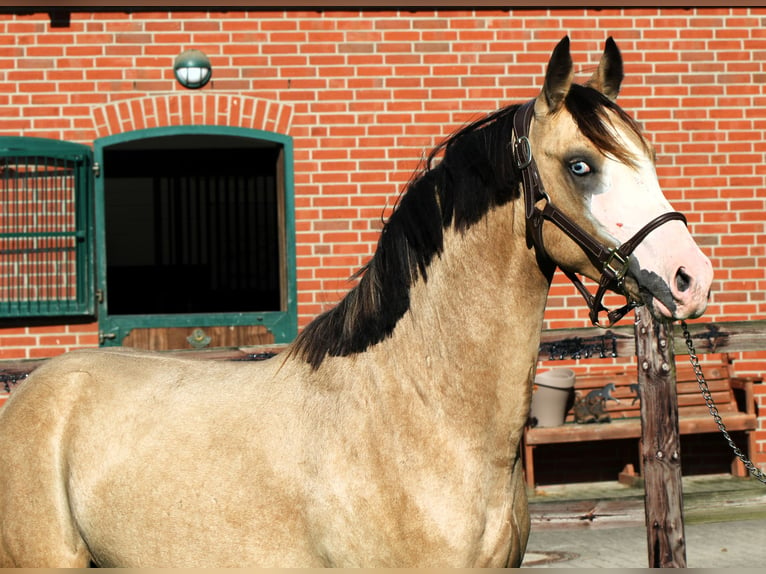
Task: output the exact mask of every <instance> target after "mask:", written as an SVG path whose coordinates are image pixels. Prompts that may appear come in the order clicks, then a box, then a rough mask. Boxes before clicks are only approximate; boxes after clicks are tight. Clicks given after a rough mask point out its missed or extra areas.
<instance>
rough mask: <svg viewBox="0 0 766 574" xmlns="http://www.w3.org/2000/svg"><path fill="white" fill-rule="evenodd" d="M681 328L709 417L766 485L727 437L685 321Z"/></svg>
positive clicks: (760, 474)
mask: <svg viewBox="0 0 766 574" xmlns="http://www.w3.org/2000/svg"><path fill="white" fill-rule="evenodd" d="M681 328H682V329H683V331H684V339H685V340H686V347H687V348H688V349H689V362H691V364H692V368H693V369H694V375H695V376H696V377H697V384H698V385H699V387H700V391H702V397H703V398H704V399H705V404H706V405H707V408H708V410H709V411H710V415H711V416H712V417H713V420H714V421H715V424H716V425H718V430H720V431H721V434H723V437H724V438H725V439H726V442H728V443H729V446H730V447H731V450H732V451H733V452H734V454H735V455H736V456H737V458H738V459H739V460H741V461H742V463H743V464H744V465H745V468H747V470H748V471H749V472H750V474H751V475H752V476H753V477H754V478H755V479H757V480H759V481H761V482H762V483H764V484H766V474H764V473H763V472H761V470H760V469H759V468H757V467H756V466H755V465H754V464H753V461H751V460H750V459H749V458H748V457H747V456H746V455H745V453H743V452H742V451H741V450H740V449H739V448H738V447H737V445H736V444H734V441H733V440H732V438H731V435H729V432H728V431H727V430H726V425H724V424H723V419H722V418H721V415H720V414H719V412H718V407H716V406H715V402H714V401H713V396H712V395H711V394H710V389H709V388H708V386H707V381H706V380H705V375H704V374H703V373H702V367H701V366H700V361H699V357H697V353H696V351H695V349H694V343H693V342H692V336H691V334H690V333H689V329H688V327H687V326H686V321H681Z"/></svg>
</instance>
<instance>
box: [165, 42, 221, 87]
mask: <svg viewBox="0 0 766 574" xmlns="http://www.w3.org/2000/svg"><path fill="white" fill-rule="evenodd" d="M173 73H174V74H175V76H176V80H178V82H179V83H180V84H181V85H182V86H183V87H185V88H190V89H197V88H201V87H202V86H204V85H205V84H207V83H208V81H209V80H210V77H211V76H212V75H213V68H212V67H211V66H210V59H209V58H208V57H207V56H206V55H205V54H204V53H202V52H200V51H199V50H185V51H183V52H181V53H180V54H178V56H176V59H175V61H174V62H173Z"/></svg>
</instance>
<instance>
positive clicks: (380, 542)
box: [0, 38, 712, 567]
mask: <svg viewBox="0 0 766 574" xmlns="http://www.w3.org/2000/svg"><path fill="white" fill-rule="evenodd" d="M573 76H574V73H573V65H572V60H571V56H570V50H569V39H568V38H564V39H563V40H562V41H561V42H560V43H559V44H558V45H557V47H556V48H555V50H554V51H553V53H552V55H551V58H550V61H549V63H548V67H547V72H546V75H545V80H544V85H543V87H542V90H541V92H540V94H539V95H538V96H537V97H536V98H535V99H534V100H532V101H531V102H528V103H527V104H523V105H511V106H508V107H505V108H503V109H500V110H498V111H496V112H494V113H492V114H490V115H488V116H486V117H485V118H483V119H480V120H478V121H476V122H474V123H472V124H471V125H468V126H466V127H464V128H462V129H460V130H459V131H457V132H456V133H455V134H454V135H452V136H451V137H449V138H448V139H447V140H446V141H445V142H444V143H443V144H441V145H440V146H438V147H437V149H435V150H434V151H433V153H432V154H431V156H430V157H429V158H428V161H427V162H426V164H425V165H424V166H423V168H422V169H421V170H419V173H417V174H416V175H415V176H414V177H413V179H412V181H411V182H410V184H409V185H408V187H407V189H406V190H405V192H404V193H403V194H402V196H401V197H400V200H399V202H398V204H397V206H396V209H395V210H394V211H393V213H392V214H391V216H390V218H389V219H388V221H387V222H386V224H385V226H384V228H383V230H382V232H381V235H380V239H379V242H378V245H377V248H376V251H375V253H374V255H373V257H372V258H371V260H370V261H369V263H368V264H367V265H366V266H365V267H364V269H363V270H362V272H361V274H360V277H361V278H360V279H359V282H358V283H357V285H356V286H355V287H354V288H353V289H351V290H350V292H348V294H347V295H346V296H345V298H343V299H342V300H341V301H340V303H339V304H338V305H337V306H336V307H334V308H333V309H331V310H329V311H327V312H326V313H324V314H322V315H320V316H319V317H317V318H316V319H315V320H314V321H313V322H312V323H310V324H309V325H308V326H306V328H305V329H304V330H303V331H302V332H301V334H300V335H299V336H298V337H297V339H296V340H295V341H294V342H293V343H292V344H291V346H289V347H288V349H286V350H285V351H283V352H282V353H281V354H280V355H278V356H277V357H275V358H273V359H271V360H268V361H264V362H262V363H241V362H236V363H235V362H221V361H200V360H191V359H182V358H177V357H172V356H167V355H163V354H152V353H146V352H138V351H130V350H128V349H124V350H112V349H102V350H82V351H75V352H71V353H68V354H66V355H63V356H61V357H58V358H55V359H52V360H50V361H48V362H46V363H45V364H44V365H43V366H41V367H39V368H38V369H37V370H36V371H35V372H34V373H33V374H32V375H31V376H30V377H29V379H28V380H27V381H25V382H24V383H22V384H21V385H19V387H18V388H17V390H15V391H14V393H13V394H12V396H11V398H10V400H9V401H8V403H7V405H6V406H5V407H4V410H3V412H2V415H1V418H0V531H1V532H0V534H1V535H0V563H2V565H6V566H27V567H30V566H48V567H53V566H86V565H88V564H91V563H92V564H95V565H100V566H132V567H140V566H152V567H161V566H217V567H227V566H504V565H519V564H520V563H521V561H522V557H523V554H524V550H525V546H526V542H527V537H528V533H529V528H530V521H529V515H528V509H527V499H526V493H525V490H524V481H523V477H522V474H523V468H522V464H521V461H520V458H519V440H520V438H521V435H522V429H523V427H524V423H525V421H526V419H527V414H528V410H529V403H530V395H531V392H532V382H533V376H534V372H535V364H536V359H537V353H538V346H539V336H540V331H541V329H542V323H543V311H544V308H545V302H546V297H547V293H548V288H549V285H550V283H551V278H552V275H553V272H554V269H555V267H556V266H558V267H560V268H562V269H563V270H564V271H565V272H566V273H567V274H569V275H570V276H571V277H572V278H573V280H576V281H578V282H579V276H580V275H585V276H587V277H589V278H591V279H592V280H594V281H597V282H598V284H599V293H597V295H596V296H590V295H589V294H588V293H587V291H586V290H585V289H584V287H583V286H582V285H579V287H580V288H582V289H583V292H584V294H585V295H586V299H587V300H588V303H589V305H590V306H591V307H592V308H593V311H592V316H593V318H594V321H595V322H597V323H600V324H602V323H604V322H605V321H608V322H609V323H611V322H612V321H613V320H616V319H617V318H619V316H620V315H622V314H623V313H624V312H625V311H624V310H623V311H621V312H619V313H616V312H608V310H607V309H606V308H605V307H604V306H603V304H602V303H601V296H602V295H603V292H604V291H606V289H609V290H612V291H618V292H620V293H623V294H624V295H625V296H626V300H627V301H628V304H627V305H628V308H630V307H631V306H632V305H635V304H646V305H650V306H651V308H652V309H653V311H654V313H656V315H657V316H660V317H667V318H674V319H680V318H688V317H695V316H698V315H700V314H701V313H702V312H703V311H704V310H705V308H706V305H707V300H708V293H709V289H710V285H711V281H712V268H711V264H710V262H709V260H708V259H707V258H706V257H705V256H704V255H703V254H702V252H701V251H700V249H699V248H698V247H697V245H696V244H695V242H694V241H693V239H692V238H691V236H690V234H689V233H688V231H687V228H686V226H685V222H684V220H683V216H682V215H680V214H678V213H675V212H672V211H671V207H670V205H669V203H668V202H667V201H666V199H665V198H664V197H663V195H662V193H661V189H660V186H659V184H658V180H657V176H656V172H655V164H654V154H653V151H652V148H651V146H650V144H649V143H648V142H647V141H646V139H645V138H644V137H643V136H642V134H641V132H640V130H639V128H638V127H637V124H636V123H635V122H634V121H633V120H632V119H631V118H630V117H629V116H628V115H627V114H626V113H625V112H623V111H622V109H621V108H620V107H619V106H618V105H617V104H616V103H615V98H616V97H617V93H618V91H619V89H620V84H621V81H622V77H623V66H622V60H621V56H620V53H619V50H618V49H617V47H616V45H615V43H614V41H613V40H612V39H611V38H610V39H609V40H608V41H607V43H606V48H605V50H604V53H603V56H602V58H601V60H600V63H599V65H598V67H597V69H596V70H595V72H594V73H593V76H592V78H590V80H589V81H588V82H587V83H586V84H584V85H580V84H576V83H573ZM437 160H440V161H437ZM605 311H607V312H608V314H607V318H606V319H604V318H603V315H604V312H605Z"/></svg>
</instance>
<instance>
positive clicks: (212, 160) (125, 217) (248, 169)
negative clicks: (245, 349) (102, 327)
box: [104, 136, 283, 315]
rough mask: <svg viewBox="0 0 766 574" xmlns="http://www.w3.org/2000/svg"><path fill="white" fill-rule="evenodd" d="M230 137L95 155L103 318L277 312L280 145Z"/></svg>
mask: <svg viewBox="0 0 766 574" xmlns="http://www.w3.org/2000/svg"><path fill="white" fill-rule="evenodd" d="M238 139H239V138H228V137H225V136H219V137H214V136H170V137H162V138H153V140H148V141H147V140H138V141H134V142H130V143H129V144H117V145H115V146H110V147H109V148H105V150H104V177H105V178H106V180H105V185H104V209H105V213H104V216H105V230H106V259H107V267H106V286H107V297H108V299H107V301H108V310H109V313H110V314H115V315H121V314H166V313H232V312H235V313H236V312H260V311H280V310H283V297H282V293H283V286H282V285H281V281H282V275H283V274H282V260H281V252H280V251H281V250H280V237H281V234H282V231H281V230H282V226H281V224H280V216H281V212H280V201H281V198H280V190H279V182H278V162H279V157H280V151H281V147H280V146H279V145H277V144H272V143H269V142H260V140H255V143H253V144H249V145H241V146H240V147H237V146H234V145H232V142H231V141H230V140H235V142H234V143H236V140H238ZM152 143H153V144H154V145H152ZM147 144H148V145H147ZM211 144H213V145H211ZM203 146H204V147H203Z"/></svg>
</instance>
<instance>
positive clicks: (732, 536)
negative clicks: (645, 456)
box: [522, 475, 766, 568]
mask: <svg viewBox="0 0 766 574" xmlns="http://www.w3.org/2000/svg"><path fill="white" fill-rule="evenodd" d="M683 491H684V535H685V536H684V537H685V539H686V563H687V566H688V567H690V568H735V567H736V568H763V567H764V565H766V484H762V483H760V482H758V481H756V480H754V479H738V478H733V477H731V476H729V475H709V476H699V477H684V479H683ZM643 496H644V492H643V486H641V485H638V486H635V487H626V486H623V485H621V484H619V483H617V482H608V483H587V484H579V485H554V486H543V487H538V488H537V489H535V492H530V497H529V508H530V516H531V517H532V533H531V535H530V538H529V543H528V544H527V553H526V555H525V559H524V563H523V564H522V566H523V567H529V568H646V567H648V566H649V563H648V552H647V534H646V526H645V524H644V508H643Z"/></svg>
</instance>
